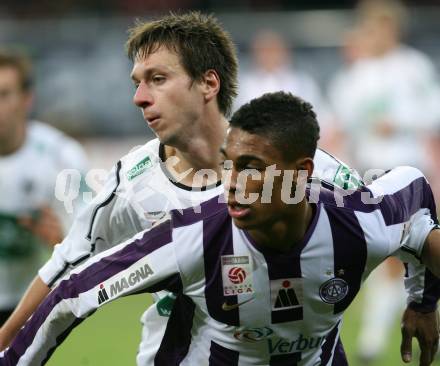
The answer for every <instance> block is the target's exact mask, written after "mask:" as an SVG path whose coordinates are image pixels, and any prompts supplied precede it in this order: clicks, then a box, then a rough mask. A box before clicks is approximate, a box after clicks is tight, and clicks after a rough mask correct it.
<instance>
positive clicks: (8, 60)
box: [0, 50, 33, 92]
mask: <svg viewBox="0 0 440 366" xmlns="http://www.w3.org/2000/svg"><path fill="white" fill-rule="evenodd" d="M5 67H10V68H13V69H15V70H17V72H18V76H19V78H20V87H21V89H22V90H23V91H26V92H27V91H29V90H30V89H31V88H32V85H33V75H32V65H31V62H30V60H29V58H28V57H27V56H25V55H24V54H22V53H19V52H15V51H11V50H0V68H5Z"/></svg>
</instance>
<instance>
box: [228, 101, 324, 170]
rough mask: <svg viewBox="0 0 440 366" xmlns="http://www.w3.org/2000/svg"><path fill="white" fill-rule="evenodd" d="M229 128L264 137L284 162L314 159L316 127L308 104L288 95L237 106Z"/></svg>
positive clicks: (316, 139) (313, 115)
mask: <svg viewBox="0 0 440 366" xmlns="http://www.w3.org/2000/svg"><path fill="white" fill-rule="evenodd" d="M230 124H231V127H237V128H240V129H242V130H244V131H246V132H249V133H252V134H257V135H261V136H267V137H268V138H269V139H271V140H272V141H273V143H274V145H275V146H276V147H278V148H279V149H280V150H281V151H282V152H283V154H284V156H285V158H286V160H288V161H290V160H294V159H297V158H300V157H312V158H313V157H314V155H315V152H316V147H317V144H318V140H319V124H318V121H317V120H316V114H315V112H314V111H313V108H312V105H311V104H309V103H307V102H305V101H304V100H302V99H301V98H299V97H296V96H294V95H292V94H291V93H285V92H276V93H267V94H264V95H263V96H261V97H259V98H255V99H252V100H251V101H250V102H249V103H246V104H244V105H243V106H241V107H240V108H239V109H238V110H237V111H236V112H235V113H234V115H233V116H232V118H231V121H230Z"/></svg>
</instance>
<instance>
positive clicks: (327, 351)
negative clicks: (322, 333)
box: [321, 322, 339, 366]
mask: <svg viewBox="0 0 440 366" xmlns="http://www.w3.org/2000/svg"><path fill="white" fill-rule="evenodd" d="M338 327H339V322H338V323H337V324H336V325H335V326H334V327H333V329H332V330H331V331H330V332H329V333H328V334H327V337H325V341H324V343H323V345H322V346H321V366H327V364H328V362H329V361H330V358H331V357H332V353H333V348H334V346H335V342H336V336H337V335H338ZM337 340H338V341H339V337H338V338H337Z"/></svg>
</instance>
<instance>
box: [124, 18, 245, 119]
mask: <svg viewBox="0 0 440 366" xmlns="http://www.w3.org/2000/svg"><path fill="white" fill-rule="evenodd" d="M161 46H165V47H167V48H168V49H169V50H172V51H174V52H176V54H177V55H178V56H179V58H180V62H181V63H182V66H183V68H184V69H185V71H186V72H187V73H188V75H189V76H190V77H191V79H192V80H196V81H200V80H201V78H202V77H203V75H204V73H205V72H206V71H208V70H215V71H216V72H217V74H218V76H219V78H220V91H219V93H218V96H217V102H218V106H219V110H220V111H221V112H222V113H223V114H224V115H226V116H227V115H229V113H230V112H231V108H232V102H233V99H234V97H236V96H237V70H238V61H237V55H236V51H235V47H234V45H233V43H232V40H231V38H230V36H229V34H228V33H227V32H226V31H225V30H224V29H223V28H222V27H221V25H220V23H219V22H218V20H217V19H216V18H214V17H213V16H211V15H203V14H201V13H200V12H189V13H186V14H181V15H176V14H173V13H171V14H170V15H167V16H165V17H163V18H161V19H158V20H155V21H151V22H139V23H137V24H136V25H135V27H134V28H132V29H130V30H129V37H128V41H127V44H126V47H127V54H128V57H129V58H130V59H131V60H132V61H134V60H135V58H136V57H138V56H141V57H143V56H146V55H149V54H152V53H154V52H155V51H157V49H158V48H159V47H161Z"/></svg>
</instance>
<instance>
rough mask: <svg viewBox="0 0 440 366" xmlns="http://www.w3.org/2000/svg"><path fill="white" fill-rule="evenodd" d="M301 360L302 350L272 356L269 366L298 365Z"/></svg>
mask: <svg viewBox="0 0 440 366" xmlns="http://www.w3.org/2000/svg"><path fill="white" fill-rule="evenodd" d="M299 361H301V352H295V353H288V354H283V355H274V356H270V360H269V366H297V365H298V363H299Z"/></svg>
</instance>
